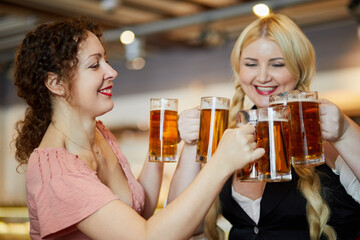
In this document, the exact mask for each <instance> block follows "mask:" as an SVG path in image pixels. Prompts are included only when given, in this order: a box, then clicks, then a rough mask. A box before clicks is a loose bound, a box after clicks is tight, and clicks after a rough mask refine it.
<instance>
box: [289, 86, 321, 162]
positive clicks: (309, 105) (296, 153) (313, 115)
mask: <svg viewBox="0 0 360 240" xmlns="http://www.w3.org/2000/svg"><path fill="white" fill-rule="evenodd" d="M287 109H288V112H289V126H290V128H289V129H290V155H291V162H292V164H293V166H294V167H301V166H316V165H320V164H323V163H324V162H325V158H324V147H323V141H322V137H321V128H320V113H319V102H318V93H317V92H301V91H298V90H295V91H291V92H289V94H288V95H287Z"/></svg>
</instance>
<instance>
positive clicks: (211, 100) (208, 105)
mask: <svg viewBox="0 0 360 240" xmlns="http://www.w3.org/2000/svg"><path fill="white" fill-rule="evenodd" d="M226 100H227V101H226ZM229 105H230V100H229V99H227V98H222V97H206V100H205V99H203V98H202V99H201V107H200V108H201V109H223V110H229Z"/></svg>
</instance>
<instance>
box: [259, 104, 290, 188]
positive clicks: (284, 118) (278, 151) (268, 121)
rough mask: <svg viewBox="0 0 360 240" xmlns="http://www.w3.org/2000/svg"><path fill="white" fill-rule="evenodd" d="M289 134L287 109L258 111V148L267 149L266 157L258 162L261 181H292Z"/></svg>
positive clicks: (272, 108)
mask: <svg viewBox="0 0 360 240" xmlns="http://www.w3.org/2000/svg"><path fill="white" fill-rule="evenodd" d="M288 132H289V126H288V115H287V109H286V108H285V107H269V108H259V109H257V125H256V139H257V147H260V148H264V149H265V154H264V156H263V157H261V158H260V159H259V161H258V171H259V173H258V174H259V179H260V180H261V181H266V182H279V181H290V180H291V164H290V159H289V154H288V142H289V140H288V138H289V134H288Z"/></svg>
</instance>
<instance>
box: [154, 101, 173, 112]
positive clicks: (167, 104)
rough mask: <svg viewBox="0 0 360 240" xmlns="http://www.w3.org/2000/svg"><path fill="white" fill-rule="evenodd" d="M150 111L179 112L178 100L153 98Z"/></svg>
mask: <svg viewBox="0 0 360 240" xmlns="http://www.w3.org/2000/svg"><path fill="white" fill-rule="evenodd" d="M150 110H151V111H153V110H170V111H175V112H177V110H178V103H177V99H164V98H152V99H151V102H150Z"/></svg>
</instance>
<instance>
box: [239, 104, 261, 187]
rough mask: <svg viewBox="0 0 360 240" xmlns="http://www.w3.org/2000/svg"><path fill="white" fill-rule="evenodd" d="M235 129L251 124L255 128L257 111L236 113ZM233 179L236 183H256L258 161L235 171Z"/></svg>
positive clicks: (250, 110)
mask: <svg viewBox="0 0 360 240" xmlns="http://www.w3.org/2000/svg"><path fill="white" fill-rule="evenodd" d="M235 122H236V127H240V126H242V125H245V124H251V125H253V126H254V127H256V124H257V110H256V109H247V110H242V111H240V112H238V114H237V115H236V118H235ZM235 179H236V180H238V181H258V161H256V162H254V163H250V164H248V165H246V166H245V167H243V168H242V169H239V170H236V171H235Z"/></svg>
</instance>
